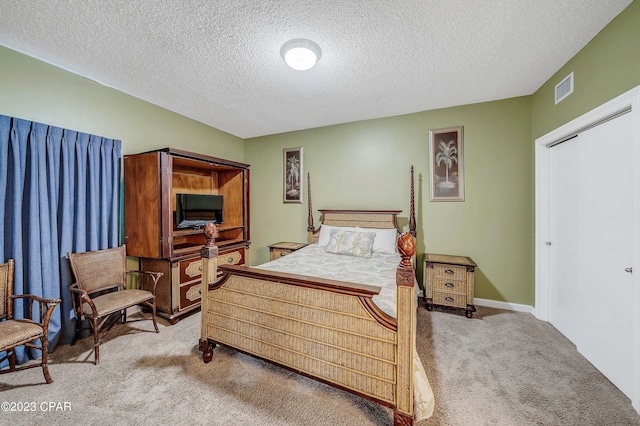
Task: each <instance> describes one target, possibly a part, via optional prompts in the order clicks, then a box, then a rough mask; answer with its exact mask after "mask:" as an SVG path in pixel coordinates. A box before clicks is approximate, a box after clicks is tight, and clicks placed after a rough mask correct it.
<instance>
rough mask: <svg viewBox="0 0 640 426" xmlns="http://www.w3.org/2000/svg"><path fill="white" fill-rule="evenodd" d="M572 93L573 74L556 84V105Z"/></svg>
mask: <svg viewBox="0 0 640 426" xmlns="http://www.w3.org/2000/svg"><path fill="white" fill-rule="evenodd" d="M572 93H573V72H572V73H571V74H569V75H568V76H566V77H565V78H564V79H563V80H562V81H561V82H560V83H558V84H556V104H557V103H558V102H560V101H561V100H563V99H564V98H566V97H567V96H569V95H570V94H572Z"/></svg>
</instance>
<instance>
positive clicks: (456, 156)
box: [429, 126, 464, 201]
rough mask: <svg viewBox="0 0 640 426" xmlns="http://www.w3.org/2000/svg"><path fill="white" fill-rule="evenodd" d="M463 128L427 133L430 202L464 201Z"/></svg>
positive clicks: (450, 128) (457, 127)
mask: <svg viewBox="0 0 640 426" xmlns="http://www.w3.org/2000/svg"><path fill="white" fill-rule="evenodd" d="M462 140H463V126H456V127H449V128H444V129H435V130H430V131H429V158H430V162H429V164H430V168H431V198H430V200H431V201H464V167H463V156H462Z"/></svg>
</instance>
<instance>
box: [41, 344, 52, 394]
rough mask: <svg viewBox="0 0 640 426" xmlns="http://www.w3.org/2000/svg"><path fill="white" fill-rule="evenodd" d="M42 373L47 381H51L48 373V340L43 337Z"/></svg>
mask: <svg viewBox="0 0 640 426" xmlns="http://www.w3.org/2000/svg"><path fill="white" fill-rule="evenodd" d="M41 361H42V374H44V380H45V381H46V382H47V383H52V382H53V379H52V378H51V375H50V374H49V340H48V339H47V338H46V337H44V338H43V339H42V360H41Z"/></svg>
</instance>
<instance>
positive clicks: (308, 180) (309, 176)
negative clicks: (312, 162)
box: [307, 172, 316, 244]
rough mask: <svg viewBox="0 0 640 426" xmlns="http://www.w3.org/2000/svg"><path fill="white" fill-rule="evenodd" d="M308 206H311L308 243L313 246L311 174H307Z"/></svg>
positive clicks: (308, 220)
mask: <svg viewBox="0 0 640 426" xmlns="http://www.w3.org/2000/svg"><path fill="white" fill-rule="evenodd" d="M307 205H308V206H309V217H308V219H307V222H308V224H307V242H308V243H309V244H313V232H314V231H315V230H316V229H315V227H314V226H313V210H312V209H311V173H309V172H307Z"/></svg>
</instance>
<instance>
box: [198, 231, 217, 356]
mask: <svg viewBox="0 0 640 426" xmlns="http://www.w3.org/2000/svg"><path fill="white" fill-rule="evenodd" d="M217 232H218V229H217V228H216V225H215V224H214V223H212V222H209V223H207V225H206V226H205V228H204V237H205V238H206V240H207V242H206V244H205V245H204V247H203V248H202V250H201V251H200V255H201V256H202V280H201V281H200V292H201V297H200V300H201V302H200V303H201V305H200V341H199V344H198V348H199V349H200V350H201V351H202V359H203V360H204V362H205V363H207V362H209V361H211V358H213V348H214V347H215V344H213V343H211V342H209V340H208V339H207V311H208V308H207V303H208V302H209V297H208V296H209V295H208V292H209V284H210V283H212V282H214V281H215V278H216V274H217V269H218V247H217V246H216V245H215V241H216V233H217Z"/></svg>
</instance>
